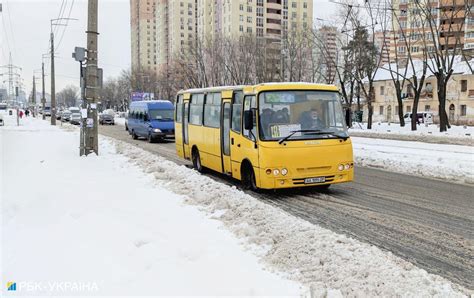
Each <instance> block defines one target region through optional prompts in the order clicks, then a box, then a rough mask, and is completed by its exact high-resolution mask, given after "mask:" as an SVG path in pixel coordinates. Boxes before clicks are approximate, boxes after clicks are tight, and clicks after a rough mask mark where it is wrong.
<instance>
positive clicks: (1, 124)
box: [0, 114, 5, 126]
mask: <svg viewBox="0 0 474 298" xmlns="http://www.w3.org/2000/svg"><path fill="white" fill-rule="evenodd" d="M4 125H5V123H4V122H3V115H2V114H0V126H4Z"/></svg>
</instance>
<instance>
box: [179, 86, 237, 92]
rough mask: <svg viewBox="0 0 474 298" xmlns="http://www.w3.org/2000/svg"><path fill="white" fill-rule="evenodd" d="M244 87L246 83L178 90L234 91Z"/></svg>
mask: <svg viewBox="0 0 474 298" xmlns="http://www.w3.org/2000/svg"><path fill="white" fill-rule="evenodd" d="M244 87H245V86H244V85H239V86H218V87H208V88H194V89H187V90H181V91H179V92H178V94H183V93H211V92H219V91H220V92H222V91H234V90H243V89H244Z"/></svg>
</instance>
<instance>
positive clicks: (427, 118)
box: [403, 112, 434, 124]
mask: <svg viewBox="0 0 474 298" xmlns="http://www.w3.org/2000/svg"><path fill="white" fill-rule="evenodd" d="M416 116H417V118H418V119H417V122H418V123H426V124H433V118H434V117H433V113H431V112H420V113H416ZM411 117H412V114H411V113H406V114H405V115H404V116H403V118H405V119H407V120H408V119H411Z"/></svg>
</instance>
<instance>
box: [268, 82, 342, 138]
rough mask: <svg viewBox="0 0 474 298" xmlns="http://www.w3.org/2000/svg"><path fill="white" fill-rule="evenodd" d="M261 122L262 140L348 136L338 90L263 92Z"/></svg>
mask: <svg viewBox="0 0 474 298" xmlns="http://www.w3.org/2000/svg"><path fill="white" fill-rule="evenodd" d="M259 119H260V123H259V125H260V126H259V128H260V139H261V140H281V139H282V138H285V139H289V140H302V139H305V140H306V139H317V138H328V137H334V136H339V137H340V136H344V137H347V130H346V126H345V124H344V116H343V112H342V106H341V102H340V96H339V93H337V92H334V91H313V90H300V91H266V92H262V93H260V95H259ZM290 135H291V136H290Z"/></svg>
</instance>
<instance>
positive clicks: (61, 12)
mask: <svg viewBox="0 0 474 298" xmlns="http://www.w3.org/2000/svg"><path fill="white" fill-rule="evenodd" d="M64 2H66V4H67V0H63V1H62V2H61V8H60V9H59V14H58V17H57V19H60V18H62V17H63V15H64V11H65V10H66V6H65V5H64ZM58 30H59V28H54V31H53V32H54V35H56V34H57V33H58V32H57V31H58Z"/></svg>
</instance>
